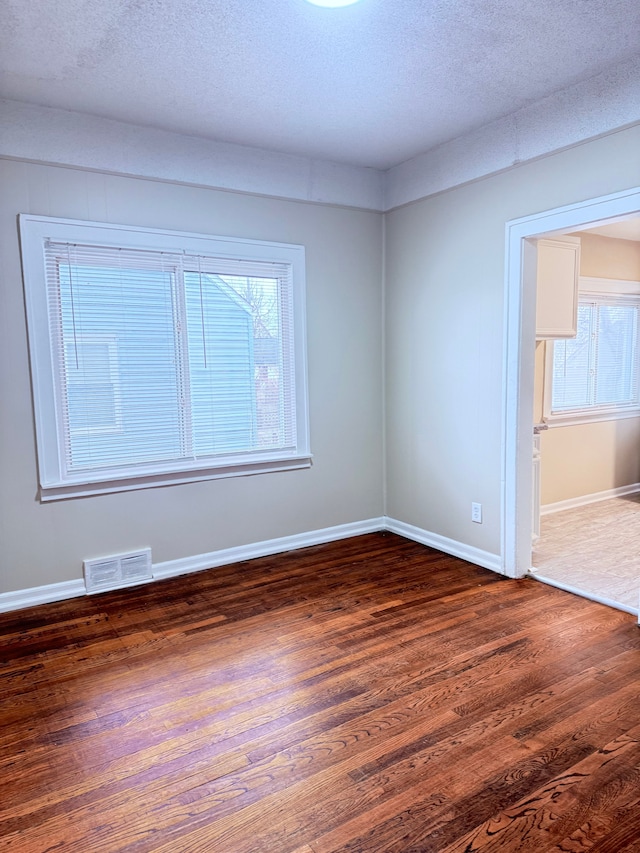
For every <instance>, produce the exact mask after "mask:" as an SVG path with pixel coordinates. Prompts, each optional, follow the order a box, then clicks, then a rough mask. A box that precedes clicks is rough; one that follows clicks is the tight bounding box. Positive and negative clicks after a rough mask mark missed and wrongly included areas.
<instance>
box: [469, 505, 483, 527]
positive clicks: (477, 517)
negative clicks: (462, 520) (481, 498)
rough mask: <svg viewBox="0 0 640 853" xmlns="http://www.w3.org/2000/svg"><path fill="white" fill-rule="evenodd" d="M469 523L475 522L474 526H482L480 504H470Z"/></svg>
mask: <svg viewBox="0 0 640 853" xmlns="http://www.w3.org/2000/svg"><path fill="white" fill-rule="evenodd" d="M471 521H475V523H476V524H482V504H477V503H472V504H471Z"/></svg>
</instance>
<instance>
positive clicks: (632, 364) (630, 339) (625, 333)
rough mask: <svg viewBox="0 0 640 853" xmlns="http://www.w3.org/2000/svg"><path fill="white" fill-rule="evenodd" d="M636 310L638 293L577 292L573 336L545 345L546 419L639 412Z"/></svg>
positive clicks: (639, 353) (569, 419)
mask: <svg viewBox="0 0 640 853" xmlns="http://www.w3.org/2000/svg"><path fill="white" fill-rule="evenodd" d="M639 313H640V297H638V296H631V295H618V296H614V295H611V294H602V295H596V294H589V295H586V294H582V296H581V297H580V300H579V303H578V327H577V335H576V337H575V338H571V339H568V340H562V341H554V342H553V344H552V346H551V347H549V350H550V351H551V352H550V358H549V359H548V361H547V376H549V375H550V377H551V383H550V385H551V388H550V393H549V389H548V388H547V394H546V413H545V415H546V419H547V420H548V421H549V422H551V423H553V422H557V423H563V422H564V423H567V422H576V421H586V420H609V419H613V418H616V417H629V416H633V415H639V414H640V349H639V347H638V331H639V329H638V326H639ZM547 385H548V383H547Z"/></svg>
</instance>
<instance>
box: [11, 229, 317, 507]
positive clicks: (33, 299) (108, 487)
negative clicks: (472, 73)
mask: <svg viewBox="0 0 640 853" xmlns="http://www.w3.org/2000/svg"><path fill="white" fill-rule="evenodd" d="M19 224H20V242H21V249H22V267H23V278H24V287H25V301H26V310H27V321H28V335H29V351H30V359H31V375H32V389H33V401H34V415H35V427H36V444H37V451H38V468H39V475H40V499H41V500H42V501H48V500H57V499H60V498H70V497H78V496H82V495H95V494H103V493H109V492H119V491H129V490H132V489H141V488H151V487H155V486H165V485H170V484H175V483H189V482H196V481H200V480H210V479H219V478H222V477H238V476H243V475H249V474H258V473H264V472H272V471H288V470H293V469H299V468H308V467H310V465H311V460H312V454H311V450H310V441H309V416H308V411H309V403H308V390H307V356H306V314H305V252H304V247H303V246H299V245H294V244H289V243H273V242H265V241H258V240H248V239H244V238H237V237H217V236H209V235H204V234H194V233H191V232H181V231H169V230H163V229H148V228H140V227H137V226H126V225H114V224H111V223H99V222H86V221H82V220H73V219H54V218H50V217H44V216H34V215H31V214H20V216H19ZM49 239H50V240H54V241H55V240H60V241H67V242H74V241H76V242H78V243H93V244H94V245H98V246H112V247H121V248H128V249H129V248H130V249H151V250H158V251H165V252H175V253H177V254H184V253H187V254H192V255H214V256H216V257H219V258H231V259H237V258H240V259H242V260H256V261H265V260H270V261H274V262H276V263H284V264H290V265H291V268H292V274H293V281H294V286H293V317H294V328H295V335H294V353H293V361H294V365H295V376H296V389H295V390H296V397H295V408H296V429H297V436H296V449H295V451H287V452H274V451H267V452H264V453H260V452H259V451H258V452H255V451H254V452H252V453H251V454H250V455H251V457H252V458H251V459H250V460H248V459H247V456H248V455H249V454H243V453H238V454H235V455H230V456H227V457H225V458H224V459H222V460H216V461H215V462H213V463H210V464H205V462H204V461H203V460H200V461H198V462H185V461H184V460H182V461H181V462H180V463H178V464H165V463H162V464H156V465H144V466H140V469H139V472H136V473H132V472H131V471H118V470H111V471H109V472H108V473H107V472H105V473H97V472H93V473H91V472H89V473H78V474H74V475H68V474H67V475H66V476H65V477H63V476H62V473H61V470H62V466H61V457H60V452H61V451H60V440H61V436H60V435H59V427H58V418H57V412H56V404H55V398H54V387H55V381H54V375H53V365H52V359H51V351H52V348H51V339H50V336H51V331H50V327H49V315H48V304H47V285H46V271H45V264H44V257H43V245H44V242H45V241H46V240H49Z"/></svg>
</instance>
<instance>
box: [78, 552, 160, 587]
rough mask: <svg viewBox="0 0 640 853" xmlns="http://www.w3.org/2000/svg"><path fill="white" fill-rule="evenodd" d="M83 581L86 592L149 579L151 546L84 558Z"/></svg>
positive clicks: (129, 584) (150, 575)
mask: <svg viewBox="0 0 640 853" xmlns="http://www.w3.org/2000/svg"><path fill="white" fill-rule="evenodd" d="M82 565H83V566H84V582H85V585H86V587H87V592H105V591H106V590H108V589H120V588H121V587H124V586H132V585H133V584H136V583H140V582H141V581H145V580H151V578H152V577H153V575H152V574H151V548H145V549H144V550H142V551H132V552H131V553H129V554H115V555H114V556H111V557H99V558H98V559H96V560H85V561H84V563H83V564H82Z"/></svg>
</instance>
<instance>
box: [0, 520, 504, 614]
mask: <svg viewBox="0 0 640 853" xmlns="http://www.w3.org/2000/svg"><path fill="white" fill-rule="evenodd" d="M378 530H389V531H391V532H393V533H397V534H398V535H399V536H404V537H405V538H407V539H411V540H413V541H414V542H420V543H421V544H423V545H429V546H430V547H432V548H437V549H438V550H439V551H444V552H445V553H446V554H451V555H453V556H454V557H460V558H461V559H463V560H467V561H469V562H470V563H475V564H476V565H478V566H482V567H483V568H486V569H491V570H492V571H494V572H500V570H501V561H500V557H499V556H498V555H497V554H490V553H489V552H488V551H481V550H480V549H479V548H473V547H471V546H470V545H465V544H464V543H462V542H457V541H455V540H453V539H447V537H446V536H439V535H438V534H437V533H430V532H429V531H428V530H423V529H421V528H419V527H414V526H413V525H411V524H405V523H404V522H402V521H396V520H395V519H393V518H387V517H386V516H380V517H379V518H369V519H366V520H365V521H356V522H353V523H351V524H338V525H336V526H335V527H324V528H322V529H320V530H310V531H308V532H307V533H297V534H294V535H293V536H282V537H280V538H279V539H267V540H265V541H263V542H255V543H253V544H251V545H239V546H237V547H234V548H224V549H222V550H220V551H211V552H209V553H208V554H195V555H193V556H191V557H181V558H180V559H177V560H167V561H165V562H162V563H155V564H154V565H153V567H152V573H153V580H160V579H164V578H174V577H178V576H179V575H186V574H190V573H191V572H199V571H203V570H204V569H212V568H215V567H217V566H224V565H228V564H229V563H238V562H241V561H242V560H253V559H255V558H256V557H267V556H270V555H271V554H281V553H283V552H285V551H293V550H295V549H297V548H306V547H308V546H309V545H322V544H324V543H326V542H335V541H337V540H340V539H348V538H350V537H352V536H361V535H362V534H363V533H374V532H375V531H378ZM145 582H148V581H145ZM138 585H139V584H131V586H138ZM119 588H122V587H119ZM86 591H87V590H86V587H85V583H84V581H83V580H75V581H65V582H64V583H54V584H48V585H46V586H36V587H32V588H30V589H22V590H17V591H16V592H5V593H0V613H6V612H8V611H10V610H20V609H22V608H24V607H31V606H32V605H35V604H47V603H50V602H53V601H62V600H63V599H65V598H77V597H78V596H80V595H85V594H86Z"/></svg>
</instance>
